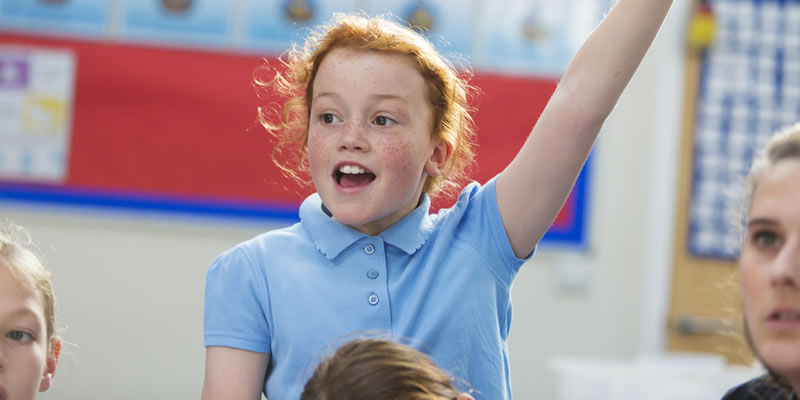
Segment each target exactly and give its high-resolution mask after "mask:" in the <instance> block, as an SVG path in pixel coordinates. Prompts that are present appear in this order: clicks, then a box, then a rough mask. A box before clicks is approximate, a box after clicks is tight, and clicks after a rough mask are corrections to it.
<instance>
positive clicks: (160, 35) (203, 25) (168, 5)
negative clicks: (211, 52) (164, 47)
mask: <svg viewBox="0 0 800 400" xmlns="http://www.w3.org/2000/svg"><path fill="white" fill-rule="evenodd" d="M234 6H235V2H233V1H228V0H127V1H125V3H124V6H123V8H122V26H121V27H120V36H121V37H123V38H131V39H144V40H152V41H159V42H170V41H171V42H180V43H184V44H195V45H203V46H204V45H211V46H228V45H230V44H231V43H232V41H233V16H234Z"/></svg>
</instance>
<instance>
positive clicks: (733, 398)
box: [722, 375, 795, 400]
mask: <svg viewBox="0 0 800 400" xmlns="http://www.w3.org/2000/svg"><path fill="white" fill-rule="evenodd" d="M794 398H795V397H794V396H793V395H792V394H791V393H787V392H786V390H785V389H783V388H782V387H781V386H779V385H778V384H776V383H775V382H774V381H773V380H772V379H770V378H769V376H767V375H762V376H759V377H757V378H753V379H751V380H749V381H747V382H745V383H742V384H740V385H738V386H735V387H733V388H731V389H730V390H728V392H727V393H725V395H724V396H722V400H789V399H794Z"/></svg>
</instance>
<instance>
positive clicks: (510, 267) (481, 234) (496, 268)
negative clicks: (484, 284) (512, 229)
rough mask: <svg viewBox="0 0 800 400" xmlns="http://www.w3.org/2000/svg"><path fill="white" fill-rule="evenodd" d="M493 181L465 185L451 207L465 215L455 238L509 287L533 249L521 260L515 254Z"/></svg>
mask: <svg viewBox="0 0 800 400" xmlns="http://www.w3.org/2000/svg"><path fill="white" fill-rule="evenodd" d="M496 182H497V180H496V178H494V179H491V180H490V181H489V182H487V183H486V185H484V186H483V187H481V186H480V185H478V184H477V183H471V184H470V185H468V186H467V187H466V188H464V190H463V191H462V193H461V195H460V196H459V199H458V202H457V203H456V207H455V209H454V210H453V211H454V212H455V213H456V214H457V213H463V214H464V215H463V217H461V222H460V224H459V225H460V229H459V230H458V233H457V236H456V238H457V239H458V240H459V241H461V242H462V243H465V244H467V245H468V246H470V247H471V248H473V249H475V252H476V255H478V256H479V257H480V258H482V259H483V261H484V262H483V264H484V265H486V266H487V267H488V268H489V269H490V270H491V272H492V273H493V274H494V275H495V276H496V277H497V278H498V280H499V281H500V282H502V283H503V284H504V285H506V286H510V285H511V282H512V281H513V280H514V277H515V276H516V275H517V273H518V272H519V269H520V268H521V267H522V265H523V264H524V263H525V261H526V260H529V259H530V258H531V257H532V256H533V254H534V251H535V249H534V251H531V253H530V254H529V255H528V257H526V258H524V259H521V258H518V257H516V256H515V255H514V250H513V249H512V247H511V242H510V241H509V239H508V235H507V234H506V230H505V226H504V225H503V220H502V218H501V217H500V209H499V207H498V205H497V195H496V191H495V188H496Z"/></svg>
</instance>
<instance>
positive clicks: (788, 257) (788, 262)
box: [772, 238, 800, 288]
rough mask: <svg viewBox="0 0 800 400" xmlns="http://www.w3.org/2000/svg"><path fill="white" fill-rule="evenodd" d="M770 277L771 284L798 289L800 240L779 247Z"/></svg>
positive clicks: (799, 280) (799, 281)
mask: <svg viewBox="0 0 800 400" xmlns="http://www.w3.org/2000/svg"><path fill="white" fill-rule="evenodd" d="M772 275H773V276H772V281H773V284H777V285H781V286H790V287H794V288H797V287H800V238H794V239H793V240H791V241H788V242H786V243H785V244H784V245H783V246H781V248H780V251H779V253H778V254H777V256H776V257H775V261H774V268H773V274H772Z"/></svg>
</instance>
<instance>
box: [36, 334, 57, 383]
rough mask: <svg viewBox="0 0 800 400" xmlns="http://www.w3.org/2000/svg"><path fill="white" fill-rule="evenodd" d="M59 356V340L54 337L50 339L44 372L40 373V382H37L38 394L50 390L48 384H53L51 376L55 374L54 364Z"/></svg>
mask: <svg viewBox="0 0 800 400" xmlns="http://www.w3.org/2000/svg"><path fill="white" fill-rule="evenodd" d="M59 355H61V340H60V339H59V338H57V337H55V336H54V337H53V338H52V339H50V351H49V352H48V353H47V360H45V366H44V372H42V380H41V381H40V382H39V391H40V392H44V391H46V390H47V389H50V384H51V383H53V375H55V374H56V364H58V356H59Z"/></svg>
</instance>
